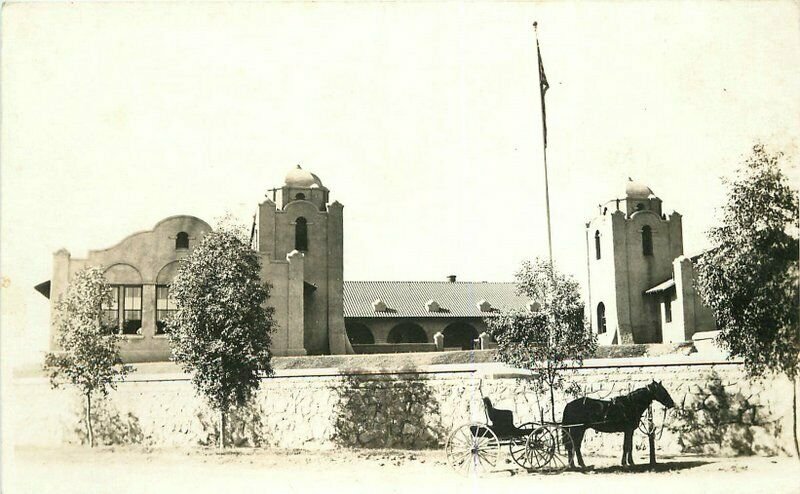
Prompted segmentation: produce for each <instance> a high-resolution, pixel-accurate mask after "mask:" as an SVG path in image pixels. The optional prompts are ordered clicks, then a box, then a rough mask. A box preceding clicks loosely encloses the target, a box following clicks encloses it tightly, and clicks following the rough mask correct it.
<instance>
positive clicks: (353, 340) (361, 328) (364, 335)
mask: <svg viewBox="0 0 800 494" xmlns="http://www.w3.org/2000/svg"><path fill="white" fill-rule="evenodd" d="M345 330H346V331H347V339H348V340H350V344H351V345H374V344H375V336H373V334H372V331H371V330H370V329H369V327H367V326H366V325H365V324H361V323H360V322H348V323H347V324H345Z"/></svg>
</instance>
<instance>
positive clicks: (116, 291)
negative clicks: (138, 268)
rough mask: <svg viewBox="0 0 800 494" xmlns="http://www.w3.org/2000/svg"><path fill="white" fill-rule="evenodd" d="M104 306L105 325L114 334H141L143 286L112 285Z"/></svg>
mask: <svg viewBox="0 0 800 494" xmlns="http://www.w3.org/2000/svg"><path fill="white" fill-rule="evenodd" d="M109 293H110V295H111V300H109V301H108V303H106V304H103V323H104V324H106V325H107V326H108V327H109V329H111V331H112V332H114V333H119V334H141V327H142V285H112V286H111V287H110V288H109Z"/></svg>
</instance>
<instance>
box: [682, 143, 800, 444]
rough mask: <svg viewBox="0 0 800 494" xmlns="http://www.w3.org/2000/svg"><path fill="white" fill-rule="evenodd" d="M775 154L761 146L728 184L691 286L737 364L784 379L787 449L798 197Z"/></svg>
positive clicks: (797, 337)
mask: <svg viewBox="0 0 800 494" xmlns="http://www.w3.org/2000/svg"><path fill="white" fill-rule="evenodd" d="M782 160H783V156H782V155H781V154H770V153H769V152H767V150H766V149H764V146H763V145H756V146H754V147H753V153H752V154H751V155H750V156H748V157H747V158H746V160H745V163H744V166H742V167H741V168H740V169H739V170H737V173H736V176H735V178H734V179H733V180H725V179H723V182H724V183H725V184H726V185H728V189H729V193H728V201H727V203H726V204H725V205H724V206H723V207H722V222H721V225H719V226H717V227H714V228H712V229H711V230H710V231H709V234H708V235H709V238H710V240H711V242H712V244H713V248H712V249H710V250H709V251H708V252H706V254H705V255H704V256H703V257H701V258H700V260H699V261H698V265H697V271H698V277H697V288H698V290H699V292H700V294H701V296H702V298H703V301H704V302H705V303H706V304H707V305H708V306H709V307H710V308H711V309H712V311H713V313H714V317H715V318H716V320H717V325H718V327H719V329H720V334H719V337H718V341H719V342H720V343H721V345H722V346H723V347H724V348H725V349H727V350H728V352H729V353H730V355H731V356H732V357H740V358H743V359H744V365H745V368H746V369H747V372H748V373H749V374H750V375H751V376H762V375H764V374H766V373H782V374H784V375H786V376H787V377H788V378H789V380H790V381H791V382H792V388H793V418H794V445H795V452H796V453H797V456H798V458H800V448H798V443H797V380H798V377H799V376H798V370H800V367H799V363H800V329H799V328H798V314H799V313H800V311H799V309H800V308H799V307H798V301H800V279H798V275H799V274H800V271H799V270H798V254H800V252H799V251H798V228H799V227H800V223H799V222H798V194H797V191H796V190H794V189H792V187H791V186H790V185H789V183H788V180H787V178H786V176H785V175H784V174H783V173H782V172H781V169H780V164H781V162H782Z"/></svg>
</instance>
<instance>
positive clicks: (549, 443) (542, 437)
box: [512, 427, 557, 470]
mask: <svg viewBox="0 0 800 494" xmlns="http://www.w3.org/2000/svg"><path fill="white" fill-rule="evenodd" d="M556 448H557V444H556V439H555V437H553V433H552V432H550V430H548V428H547V427H537V428H535V429H534V430H533V431H532V432H531V433H530V434H529V435H528V436H527V437H526V438H525V447H524V450H523V456H522V458H521V460H522V461H518V460H517V458H514V461H516V462H517V464H518V465H520V466H521V467H524V468H526V469H528V470H532V469H541V468H545V467H546V466H547V465H548V464H549V463H550V462H551V461H553V457H554V456H555V454H556ZM512 456H513V452H512Z"/></svg>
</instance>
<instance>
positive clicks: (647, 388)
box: [617, 384, 652, 399]
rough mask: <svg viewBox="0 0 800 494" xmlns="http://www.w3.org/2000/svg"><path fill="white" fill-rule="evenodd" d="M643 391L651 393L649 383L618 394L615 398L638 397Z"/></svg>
mask: <svg viewBox="0 0 800 494" xmlns="http://www.w3.org/2000/svg"><path fill="white" fill-rule="evenodd" d="M644 393H651V394H652V390H651V389H650V385H649V384H648V385H647V386H644V387H642V388H637V389H634V390H633V391H631V392H630V393H628V394H624V395H620V396H618V397H617V399H620V398H628V399H634V398H639V396H640V395H642V394H644Z"/></svg>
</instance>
